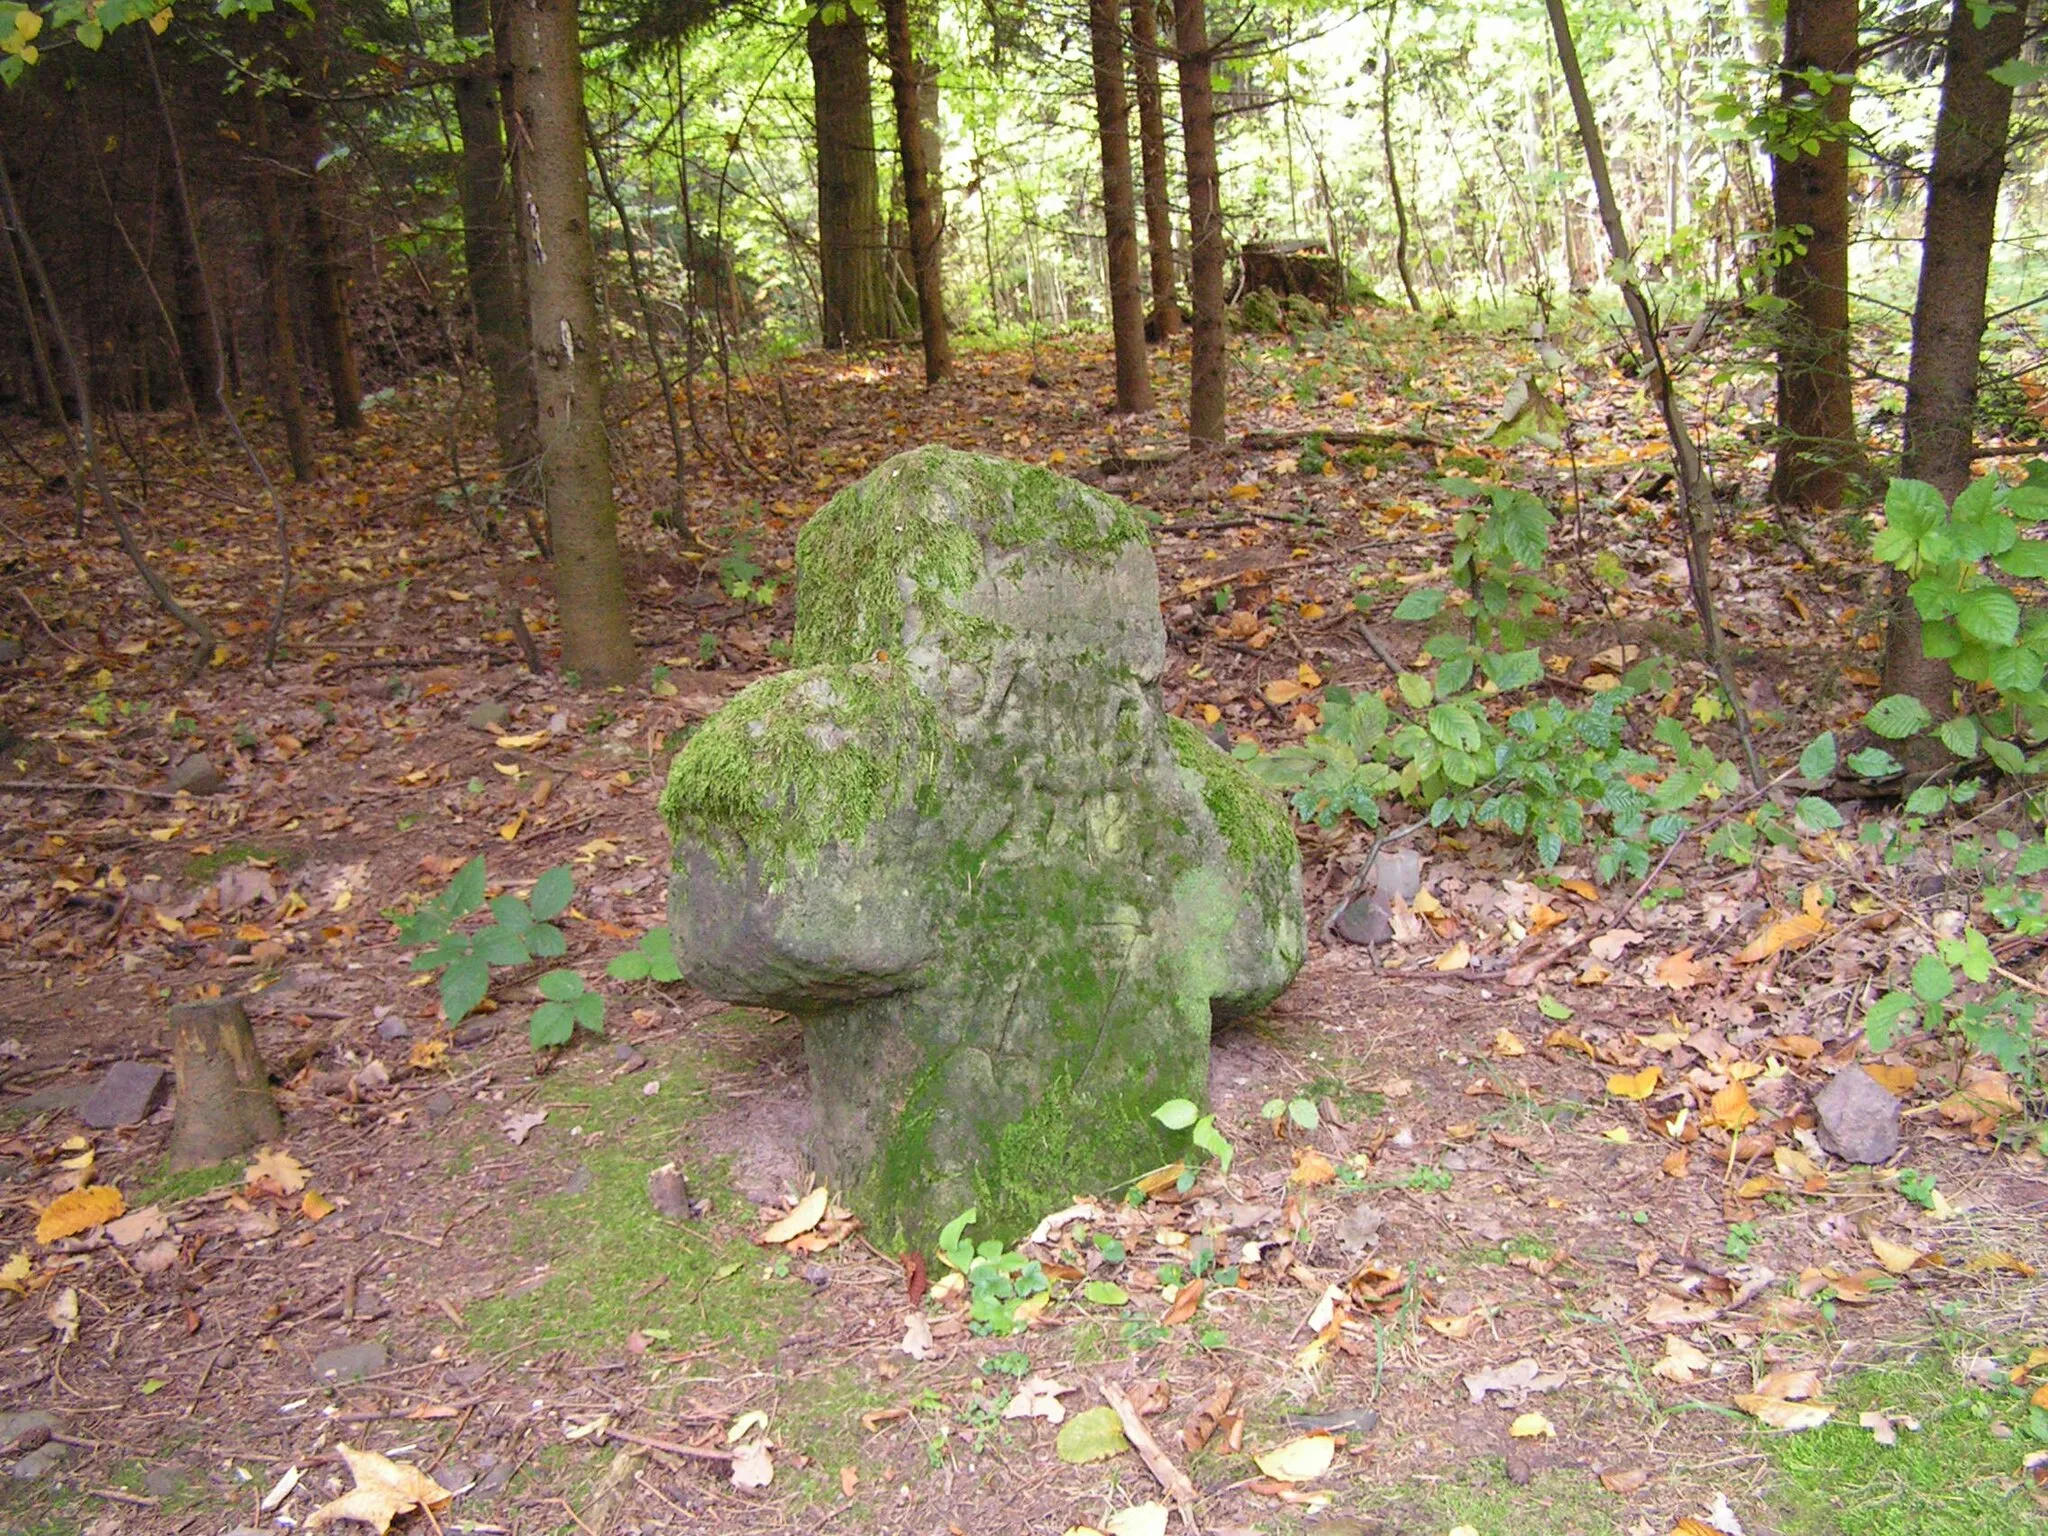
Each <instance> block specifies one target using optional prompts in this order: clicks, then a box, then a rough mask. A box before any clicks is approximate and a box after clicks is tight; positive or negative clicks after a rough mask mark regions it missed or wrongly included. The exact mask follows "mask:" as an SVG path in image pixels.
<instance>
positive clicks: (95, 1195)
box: [36, 1184, 128, 1243]
mask: <svg viewBox="0 0 2048 1536" xmlns="http://www.w3.org/2000/svg"><path fill="white" fill-rule="evenodd" d="M127 1209H128V1202H127V1201H126V1200H124V1199H122V1198H121V1191H120V1190H118V1189H116V1188H115V1187H114V1186H113V1185H111V1184H88V1185H86V1186H85V1187H84V1188H83V1189H74V1190H71V1191H69V1192H67V1193H65V1194H61V1195H59V1196H58V1197H57V1198H56V1199H54V1200H52V1201H51V1202H50V1203H49V1205H47V1206H46V1207H44V1209H43V1213H42V1215H41V1216H39V1217H38V1218H37V1219H36V1241H37V1242H39V1243H55V1242H60V1241H62V1240H63V1239H64V1238H67V1237H76V1236H77V1235H78V1234H79V1233H81V1232H89V1231H91V1230H92V1229H93V1228H94V1227H97V1226H99V1225H101V1224H102V1223H104V1222H109V1221H112V1220H113V1219H114V1218H115V1217H116V1216H119V1215H120V1214H121V1213H122V1212H124V1211H126V1210H127Z"/></svg>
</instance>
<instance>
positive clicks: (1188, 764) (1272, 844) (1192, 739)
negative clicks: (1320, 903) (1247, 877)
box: [1166, 715, 1299, 871]
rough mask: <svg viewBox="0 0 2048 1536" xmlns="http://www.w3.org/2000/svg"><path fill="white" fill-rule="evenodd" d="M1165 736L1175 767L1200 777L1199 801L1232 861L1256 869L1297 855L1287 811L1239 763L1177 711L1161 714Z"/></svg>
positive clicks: (1292, 829) (1269, 791)
mask: <svg viewBox="0 0 2048 1536" xmlns="http://www.w3.org/2000/svg"><path fill="white" fill-rule="evenodd" d="M1166 734H1167V737H1168V739H1169V740H1171V741H1172V743H1173V752H1174V756H1175V757H1176V758H1178V759H1179V761H1180V765H1181V767H1182V768H1185V769H1187V770H1188V771H1189V772H1191V773H1194V774H1196V775H1198V776H1199V777H1200V778H1201V781H1202V803H1203V804H1204V805H1206V806H1208V807H1209V814H1210V815H1211V816H1213V817H1215V818H1216V829H1217V831H1219V832H1221V833H1222V834H1223V841H1224V843H1225V845H1226V846H1227V847H1228V848H1229V849H1230V856H1231V857H1232V858H1233V859H1235V860H1236V861H1237V862H1238V863H1239V864H1240V865H1242V866H1243V867H1244V868H1246V869H1249V870H1253V871H1257V870H1260V869H1263V868H1264V867H1266V865H1267V864H1269V863H1270V862H1272V861H1274V860H1280V861H1286V860H1290V859H1293V858H1296V857H1298V856H1299V855H1298V853H1297V851H1296V844H1295V841H1294V828H1293V826H1292V825H1291V824H1290V823H1289V821H1288V819H1287V812H1286V811H1285V810H1284V809H1283V808H1282V807H1281V805H1280V802H1279V801H1278V800H1277V799H1275V798H1274V796H1273V793H1272V791H1271V790H1269V789H1267V788H1266V786H1265V785H1263V784H1261V783H1260V782H1259V781H1258V780H1257V779H1256V778H1254V777H1252V774H1251V771H1250V770H1249V769H1247V768H1246V767H1245V766H1244V764H1242V763H1240V762H1238V761H1237V759H1236V758H1234V757H1231V756H1229V755H1228V754H1227V753H1225V752H1224V751H1222V750H1221V749H1220V748H1219V747H1218V746H1217V745H1216V743H1215V742H1213V741H1211V740H1209V739H1208V737H1206V736H1204V735H1203V734H1202V733H1201V732H1200V731H1198V730H1197V729H1195V727H1194V726H1193V725H1191V724H1189V723H1188V722H1187V721H1185V720H1183V719H1181V718H1180V716H1178V715H1168V716H1167V717H1166Z"/></svg>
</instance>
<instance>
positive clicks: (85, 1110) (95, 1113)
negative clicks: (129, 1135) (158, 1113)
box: [78, 1061, 164, 1131]
mask: <svg viewBox="0 0 2048 1536" xmlns="http://www.w3.org/2000/svg"><path fill="white" fill-rule="evenodd" d="M163 1091H164V1069H163V1068H162V1067H161V1066H159V1065H158V1064H157V1063H155V1062H153V1061H117V1062H115V1063H114V1064H113V1065H112V1066H111V1067H109V1068H107V1070H106V1073H105V1075H103V1076H102V1077H101V1078H100V1080H99V1083H98V1085H97V1086H96V1087H94V1089H93V1091H92V1093H91V1094H90V1095H89V1096H88V1097H87V1099H86V1101H85V1103H83V1104H82V1105H80V1106H79V1109H78V1118H79V1119H81V1120H83V1121H84V1122H85V1123H86V1124H87V1125H89V1126H91V1127H92V1128H93V1129H94V1130H96V1131H106V1130H112V1129H113V1128H114V1127H115V1126H117V1125H140V1124H141V1123H142V1122H143V1121H145V1120H147V1119H148V1118H149V1112H150V1111H151V1110H153V1109H155V1108H156V1106H157V1100H158V1099H160V1098H161V1097H162V1096H163Z"/></svg>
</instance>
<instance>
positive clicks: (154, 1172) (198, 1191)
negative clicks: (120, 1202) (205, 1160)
mask: <svg viewBox="0 0 2048 1536" xmlns="http://www.w3.org/2000/svg"><path fill="white" fill-rule="evenodd" d="M248 1167H249V1160H248V1159H247V1158H246V1157H231V1158H229V1159H228V1160H227V1161H226V1162H224V1163H214V1164H213V1165H212V1166H210V1167H206V1168H187V1169H185V1170H183V1171H182V1172H178V1171H174V1170H173V1169H172V1167H171V1164H170V1159H168V1158H159V1159H158V1160H157V1161H156V1163H155V1165H154V1166H153V1167H152V1168H151V1169H150V1171H149V1172H148V1173H147V1174H145V1175H144V1176H143V1179H142V1182H141V1183H140V1185H138V1186H136V1187H135V1188H134V1189H132V1190H131V1191H130V1193H129V1196H128V1204H129V1206H130V1207H131V1208H133V1209H136V1210H140V1209H141V1208H142V1207H143V1206H145V1205H175V1204H177V1203H178V1202H179V1201H180V1200H190V1199H192V1198H194V1197H195V1196H198V1195H203V1194H205V1193H207V1192H208V1191H209V1190H215V1189H219V1188H220V1187H221V1186H222V1185H224V1184H235V1183H239V1182H240V1181H241V1178H242V1175H243V1174H244V1173H245V1172H246V1171H247V1170H248Z"/></svg>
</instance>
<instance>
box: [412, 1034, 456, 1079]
mask: <svg viewBox="0 0 2048 1536" xmlns="http://www.w3.org/2000/svg"><path fill="white" fill-rule="evenodd" d="M447 1055H448V1042H447V1041H446V1040H415V1041H414V1042H413V1044H412V1049H411V1050H410V1051H408V1052H406V1056H405V1064H406V1065H407V1066H408V1067H411V1068H412V1069H413V1071H415V1072H431V1071H432V1070H433V1069H434V1068H435V1067H438V1066H440V1065H441V1063H442V1061H444V1060H445V1059H446V1058H447Z"/></svg>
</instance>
